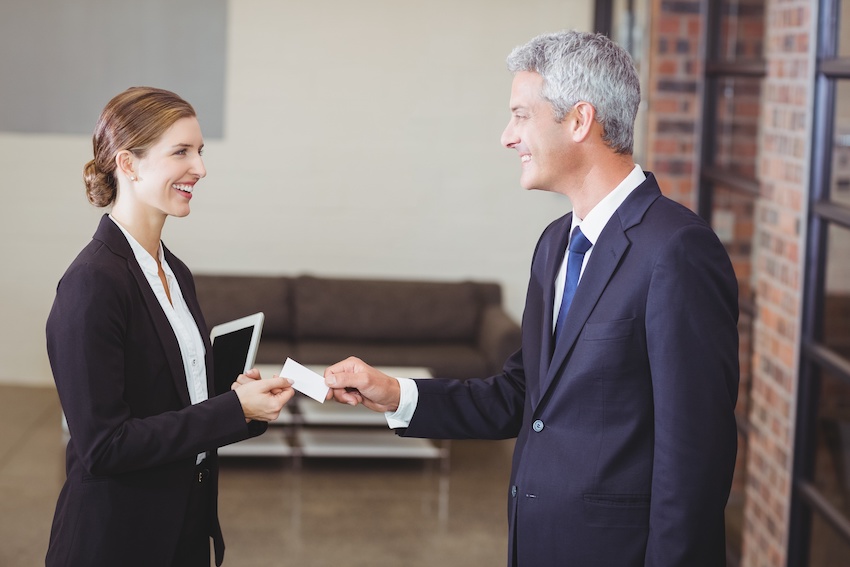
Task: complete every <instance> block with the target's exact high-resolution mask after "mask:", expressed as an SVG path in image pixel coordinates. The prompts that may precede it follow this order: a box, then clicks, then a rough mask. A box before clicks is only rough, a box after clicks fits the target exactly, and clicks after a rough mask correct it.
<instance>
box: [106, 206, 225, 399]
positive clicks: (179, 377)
mask: <svg viewBox="0 0 850 567" xmlns="http://www.w3.org/2000/svg"><path fill="white" fill-rule="evenodd" d="M93 238H94V239H95V240H98V241H100V242H103V244H104V245H105V246H106V247H107V248H109V250H110V251H112V252H113V253H114V254H116V255H118V256H120V257H122V258H124V259H125V260H126V261H127V269H128V270H129V271H130V273H131V274H132V275H133V279H135V281H136V285H137V286H138V288H139V292H140V293H141V294H142V298H143V299H144V302H145V307H147V310H148V313H149V314H150V316H151V320H152V321H153V324H154V327H155V328H156V334H157V336H158V337H159V341H160V344H162V350H163V352H164V353H165V358H166V360H168V367H169V369H170V370H171V376H172V378H173V379H174V386H175V388H176V389H177V394H178V395H179V396H180V400H181V401H182V402H183V404H184V405H186V406H190V405H192V401H191V399H190V398H189V385H188V384H187V383H186V370H185V369H184V368H183V356H182V355H181V354H180V345H179V343H178V342H177V335H175V334H174V329H172V328H171V323H169V322H168V317H166V315H165V312H164V311H163V310H162V306H161V305H160V304H159V300H158V299H157V298H156V294H155V293H154V292H153V290H152V289H151V286H150V284H149V283H148V280H147V277H145V274H144V272H142V268H141V267H139V263H138V262H137V261H136V256H135V254H133V249H132V248H131V247H130V243H129V242H127V238H126V237H125V236H124V233H123V232H121V229H120V228H118V225H116V224H115V223H114V222H113V221H112V219H110V218H109V215H103V217H101V219H100V224H99V225H98V227H97V230H96V231H95V233H94V237H93ZM163 253H164V254H166V259H167V260H168V262H169V264H171V258H173V256H171V254H170V252H169V251H168V249H166V248H165V245H163ZM176 275H177V273H176V272H175V276H176ZM177 281H178V283H179V284H180V289H187V288H186V287H185V286H187V285H188V282H185V283H184V281H183V280H182V279H181V278H180V277H179V276H178V280H177ZM189 308H190V310H191V311H192V315H193V316H194V317H195V321H198V320H199V319H198V313H196V312H195V311H196V309H193V306H192V305H190V306H189ZM205 343H206V341H205ZM207 368H209V366H207ZM208 378H209V377H208ZM208 382H209V380H208Z"/></svg>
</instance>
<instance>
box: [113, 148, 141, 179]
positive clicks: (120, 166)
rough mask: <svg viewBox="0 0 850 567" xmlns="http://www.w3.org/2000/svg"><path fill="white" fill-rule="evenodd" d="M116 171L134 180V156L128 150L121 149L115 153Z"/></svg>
mask: <svg viewBox="0 0 850 567" xmlns="http://www.w3.org/2000/svg"><path fill="white" fill-rule="evenodd" d="M115 167H116V169H117V172H116V173H119V174H121V175H123V176H124V177H126V178H128V179H129V180H130V181H135V180H136V178H137V175H136V156H134V155H133V152H131V151H130V150H121V151H120V152H118V153H117V154H115Z"/></svg>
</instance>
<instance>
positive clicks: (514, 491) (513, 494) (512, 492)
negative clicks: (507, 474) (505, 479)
mask: <svg viewBox="0 0 850 567" xmlns="http://www.w3.org/2000/svg"><path fill="white" fill-rule="evenodd" d="M511 496H516V485H514V486H512V487H511Z"/></svg>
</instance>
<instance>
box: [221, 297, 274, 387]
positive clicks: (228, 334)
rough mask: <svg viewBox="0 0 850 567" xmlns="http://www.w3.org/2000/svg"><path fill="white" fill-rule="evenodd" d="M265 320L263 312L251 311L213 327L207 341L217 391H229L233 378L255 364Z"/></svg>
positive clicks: (234, 379)
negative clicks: (251, 312) (209, 343)
mask: <svg viewBox="0 0 850 567" xmlns="http://www.w3.org/2000/svg"><path fill="white" fill-rule="evenodd" d="M264 320H265V316H264V315H263V314H262V313H254V314H253V315H248V316H247V317H241V318H239V319H235V320H233V321H229V322H227V323H222V324H221V325H216V326H215V327H213V329H212V331H211V332H210V340H211V341H212V346H213V368H214V370H213V371H214V372H215V393H216V394H222V393H224V392H228V391H230V385H231V384H233V382H235V381H236V377H237V376H239V375H240V374H243V373H244V372H245V371H247V370H250V369H251V368H253V367H254V360H255V359H256V358H257V348H258V347H259V346H260V335H261V334H262V332H263V321H264Z"/></svg>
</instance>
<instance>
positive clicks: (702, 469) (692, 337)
mask: <svg viewBox="0 0 850 567" xmlns="http://www.w3.org/2000/svg"><path fill="white" fill-rule="evenodd" d="M737 293H738V292H737V281H736V279H735V274H734V272H733V270H732V266H731V263H730V261H729V257H728V255H727V254H726V251H725V250H724V249H723V246H722V245H721V244H720V242H719V241H718V240H717V237H716V236H715V234H714V233H713V232H712V231H711V230H710V229H709V228H708V227H707V226H704V225H690V226H687V227H684V228H682V229H680V230H679V231H678V233H677V234H675V235H674V236H673V238H670V239H669V240H668V242H667V244H666V245H665V249H664V250H662V251H661V253H660V255H659V257H658V261H657V263H656V265H655V266H654V267H653V270H652V277H651V282H650V288H649V292H648V296H647V308H646V313H647V317H646V337H647V350H648V355H649V363H650V371H651V375H652V388H653V401H654V412H655V413H654V421H655V428H654V431H655V441H654V453H653V454H654V457H653V473H652V498H651V508H650V526H649V527H650V531H649V540H648V544H647V550H646V565H648V566H662V565H664V566H671V565H681V566H694V565H723V564H725V546H724V545H723V542H724V541H725V536H724V519H723V514H724V509H725V506H726V501H727V499H728V496H729V489H730V486H731V480H732V473H733V470H734V466H735V457H736V451H737V430H736V425H735V415H734V408H735V403H736V399H737V393H738V374H739V367H738V331H737V318H738V297H737Z"/></svg>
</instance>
